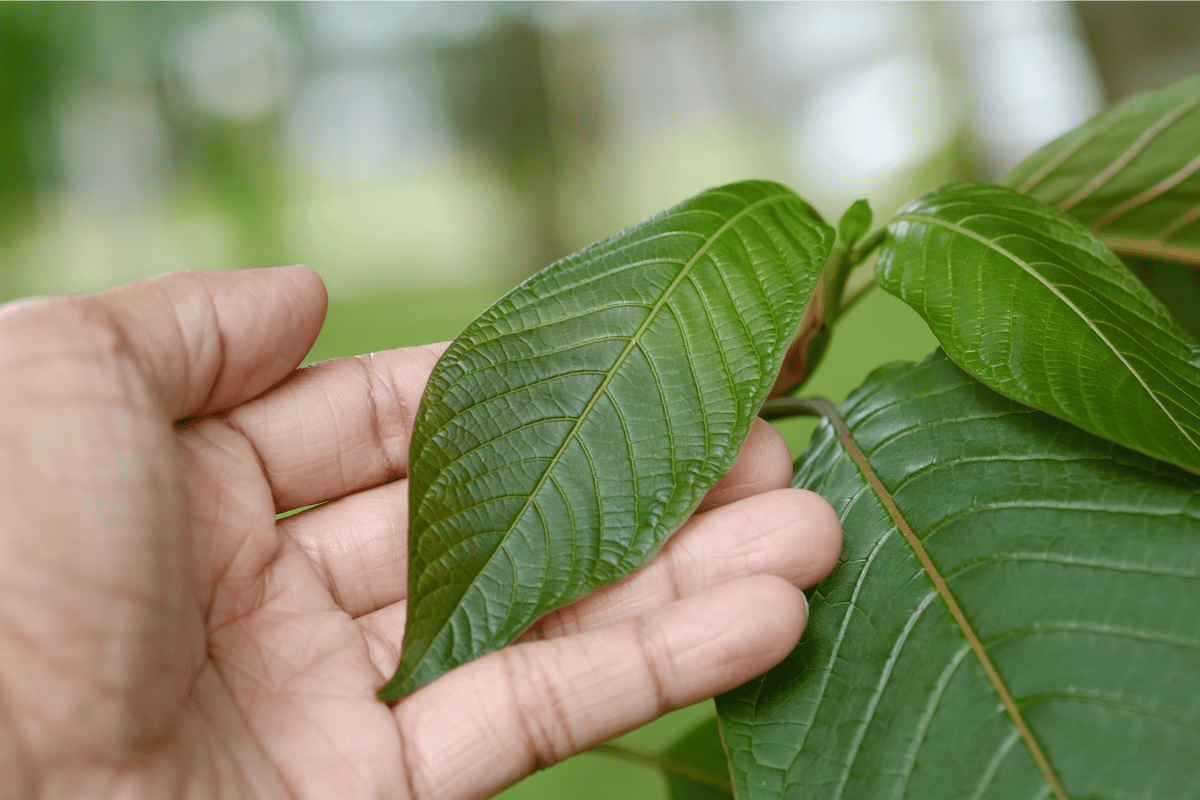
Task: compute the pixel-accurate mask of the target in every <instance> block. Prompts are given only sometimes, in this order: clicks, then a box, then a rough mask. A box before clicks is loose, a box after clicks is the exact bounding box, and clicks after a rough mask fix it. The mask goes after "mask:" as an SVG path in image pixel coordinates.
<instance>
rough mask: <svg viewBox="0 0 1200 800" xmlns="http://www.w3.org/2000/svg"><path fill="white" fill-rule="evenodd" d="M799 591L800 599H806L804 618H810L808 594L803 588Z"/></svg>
mask: <svg viewBox="0 0 1200 800" xmlns="http://www.w3.org/2000/svg"><path fill="white" fill-rule="evenodd" d="M799 591H800V599H801V600H803V601H804V618H805V619H808V595H806V594H805V593H804V590H803V589H800V590H799Z"/></svg>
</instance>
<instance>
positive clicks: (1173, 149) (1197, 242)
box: [1004, 76, 1200, 264]
mask: <svg viewBox="0 0 1200 800" xmlns="http://www.w3.org/2000/svg"><path fill="white" fill-rule="evenodd" d="M1004 183H1005V185H1006V186H1010V187H1012V188H1014V189H1016V190H1017V191H1019V192H1022V193H1024V194H1028V195H1029V196H1030V197H1034V198H1037V199H1038V200H1041V201H1042V202H1044V203H1047V204H1049V205H1053V206H1056V207H1058V209H1059V210H1061V211H1066V212H1069V213H1070V214H1071V215H1072V216H1074V217H1076V218H1077V219H1079V220H1080V221H1082V222H1083V223H1084V224H1085V225H1087V226H1088V227H1089V228H1091V229H1092V230H1093V231H1095V232H1097V233H1099V234H1100V236H1101V237H1102V238H1103V239H1104V241H1105V244H1107V245H1108V246H1109V247H1110V248H1111V249H1112V250H1114V251H1115V252H1117V253H1120V254H1122V255H1136V256H1142V257H1147V258H1160V259H1167V260H1171V261H1181V262H1186V263H1191V264H1200V76H1194V77H1191V78H1187V79H1186V80H1183V81H1180V82H1179V83H1176V84H1173V85H1171V86H1168V87H1166V88H1165V89H1160V90H1158V91H1155V92H1149V93H1147V94H1142V95H1138V96H1137V97H1134V98H1132V99H1130V100H1128V101H1126V102H1124V103H1122V104H1120V105H1118V106H1115V107H1114V108H1111V109H1109V110H1108V111H1106V112H1104V113H1103V114H1100V115H1099V116H1097V117H1095V118H1094V119H1092V120H1091V121H1089V122H1087V123H1085V124H1084V125H1082V126H1080V127H1078V128H1076V129H1075V130H1073V131H1071V132H1070V133H1068V134H1066V135H1064V136H1062V137H1060V138H1058V139H1056V140H1054V141H1053V142H1051V143H1050V144H1048V145H1046V146H1045V147H1043V148H1042V149H1041V150H1039V151H1037V152H1036V153H1034V154H1033V155H1032V156H1030V157H1029V158H1028V159H1026V160H1025V161H1024V162H1023V163H1022V164H1020V165H1019V166H1018V167H1017V168H1016V169H1015V170H1013V172H1012V174H1011V175H1009V176H1008V177H1007V178H1005V180H1004Z"/></svg>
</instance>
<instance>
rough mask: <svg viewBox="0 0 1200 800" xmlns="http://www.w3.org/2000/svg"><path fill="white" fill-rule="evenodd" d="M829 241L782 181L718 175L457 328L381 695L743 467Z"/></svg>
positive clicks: (590, 580)
mask: <svg viewBox="0 0 1200 800" xmlns="http://www.w3.org/2000/svg"><path fill="white" fill-rule="evenodd" d="M832 239H833V232H832V230H831V229H829V228H828V226H825V225H824V223H822V222H820V220H819V218H818V217H817V216H816V214H815V212H813V211H812V209H811V208H810V207H809V206H808V205H807V204H806V203H804V202H803V201H802V200H800V199H799V198H798V197H796V196H795V195H794V194H793V193H792V192H790V190H787V189H786V188H784V187H782V186H779V185H778V184H771V183H767V182H746V183H741V184H733V185H730V186H727V187H721V188H719V189H714V190H710V191H709V192H705V193H703V194H701V195H698V196H697V197H695V198H692V199H691V200H689V201H685V202H684V203H682V204H680V205H679V206H676V207H674V208H673V209H669V210H668V211H666V212H664V213H663V214H660V215H659V216H657V217H654V218H652V219H650V220H648V221H647V222H645V223H643V224H642V225H639V226H635V227H634V228H631V229H629V230H627V231H624V232H622V233H621V234H618V235H616V236H614V237H610V238H609V239H606V240H603V241H601V242H598V243H596V244H595V245H592V246H590V247H588V248H585V249H584V250H583V251H580V252H579V253H577V254H575V255H573V256H570V257H568V258H567V259H564V260H563V261H562V262H559V263H558V264H556V265H552V267H551V268H548V269H547V270H545V271H543V272H542V273H539V275H537V276H534V277H533V278H531V279H529V280H528V281H526V282H525V283H524V284H522V285H521V286H519V287H517V288H516V289H514V290H513V292H510V293H509V295H507V296H506V297H504V298H502V299H501V300H500V301H498V302H497V303H496V305H494V306H493V307H492V308H491V309H489V310H488V311H486V312H485V313H484V314H483V315H482V316H481V317H480V318H479V319H477V320H476V321H475V322H474V323H472V325H471V326H469V327H468V328H467V330H466V331H464V332H463V334H462V335H461V336H460V337H459V338H458V339H456V340H455V342H454V343H453V344H452V345H451V347H450V348H449V349H448V350H447V353H446V355H445V356H443V359H442V361H441V362H439V364H438V367H437V368H436V369H435V370H434V373H433V376H432V377H431V378H430V383H429V387H428V388H427V390H426V394H425V397H424V398H423V399H422V405H421V409H420V411H419V413H418V421H417V424H416V426H415V432H414V436H413V443H412V456H411V458H410V462H411V468H410V475H411V477H410V495H411V500H410V545H409V552H410V577H409V582H410V600H409V607H408V614H409V621H408V628H407V629H406V632H405V642H404V648H403V653H402V660H401V664H400V667H399V668H398V670H397V673H396V676H395V677H394V678H393V679H392V681H391V682H389V684H388V685H387V686H385V687H384V689H383V690H381V697H385V698H389V699H390V698H394V697H398V696H400V695H402V694H405V693H407V692H408V691H411V690H412V689H415V688H417V687H418V686H420V685H423V684H424V683H427V682H428V681H429V680H432V679H433V678H434V677H436V676H437V675H440V674H441V673H442V672H444V671H446V670H447V669H450V668H452V667H453V666H457V665H458V664H461V663H464V662H465V661H467V660H470V659H471V658H475V657H478V656H479V655H482V654H484V653H486V652H490V651H492V650H495V649H497V648H498V647H500V646H503V645H504V644H507V643H508V642H510V641H512V640H513V639H514V638H515V637H516V636H517V635H519V634H520V633H521V632H522V631H523V630H524V629H525V628H527V627H528V626H529V625H530V624H532V622H533V621H534V620H536V618H537V617H538V616H540V615H541V614H543V613H545V612H546V611H548V610H550V609H551V608H554V607H557V606H559V605H563V604H565V603H567V602H570V601H571V600H574V599H577V598H578V597H581V596H582V595H583V594H586V593H587V592H588V591H590V590H591V589H593V588H595V587H597V586H600V585H603V584H605V583H610V582H612V581H614V580H617V579H619V578H621V577H624V576H625V575H627V574H629V573H631V572H632V571H633V570H634V569H636V568H637V567H639V566H641V565H642V564H643V563H645V561H646V560H648V559H649V557H650V556H651V555H652V554H653V553H654V552H655V551H657V549H658V547H660V546H661V545H662V543H663V541H665V539H666V536H667V535H669V533H671V532H672V531H673V530H674V528H675V527H677V526H678V525H679V524H680V523H682V522H683V520H684V519H685V518H686V516H687V515H688V514H689V513H690V512H691V510H692V508H694V506H695V505H696V504H697V503H698V502H699V500H700V498H701V496H702V495H703V492H704V491H706V488H705V487H706V486H708V485H711V483H715V481H716V479H717V478H718V477H720V473H723V472H724V471H725V470H727V469H728V467H729V466H730V465H731V464H732V461H733V458H734V457H735V456H736V454H737V449H738V448H739V447H740V445H741V441H742V439H743V438H744V436H745V434H746V432H747V431H748V430H749V425H750V422H751V421H752V419H753V416H754V414H755V412H756V411H757V408H758V406H759V405H760V404H761V403H762V400H763V398H764V397H765V394H766V391H767V390H768V389H769V388H770V385H771V382H772V380H773V378H774V372H775V371H777V370H778V366H779V361H780V360H781V359H782V357H783V354H784V352H785V350H786V348H787V345H788V342H789V341H790V337H791V335H792V333H794V331H795V328H796V326H797V325H798V323H799V319H800V315H801V314H802V313H803V309H804V306H805V303H806V302H807V295H809V294H811V292H812V290H813V287H814V286H815V283H816V277H817V273H818V271H819V269H820V266H821V264H822V263H823V260H824V256H825V254H826V253H827V251H828V248H829V246H830V245H831V243H832ZM676 417H678V418H679V419H685V420H691V419H695V420H700V427H701V428H702V430H701V431H700V432H699V433H698V432H696V431H694V430H685V429H684V427H683V423H679V422H676ZM664 453H665V454H664ZM596 465H599V466H600V468H599V469H596V468H595V466H596ZM556 531H558V532H559V533H558V534H557V535H556V534H555V532H556ZM463 576H468V577H467V578H466V579H465V580H464V577H463Z"/></svg>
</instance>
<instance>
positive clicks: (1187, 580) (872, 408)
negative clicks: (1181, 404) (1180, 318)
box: [718, 352, 1200, 800]
mask: <svg viewBox="0 0 1200 800" xmlns="http://www.w3.org/2000/svg"><path fill="white" fill-rule="evenodd" d="M840 413H841V415H842V417H843V418H844V419H845V424H846V426H847V428H848V429H849V430H850V431H851V432H852V433H853V436H854V440H855V441H856V442H858V444H859V446H860V448H861V450H862V451H863V453H865V454H866V457H867V458H868V460H869V463H870V465H871V469H872V470H873V471H874V472H875V473H876V474H877V475H878V477H879V479H880V481H881V482H882V484H883V485H884V487H886V492H887V493H888V494H890V495H891V496H892V497H893V498H894V500H895V504H896V506H897V508H898V510H899V512H900V514H901V516H902V518H903V519H904V520H906V522H907V524H908V525H909V526H910V527H911V528H912V529H913V530H914V531H916V532H917V534H918V536H919V537H920V538H921V540H922V542H923V544H924V546H925V547H926V549H927V550H928V551H929V554H930V556H931V558H932V560H933V561H934V562H935V563H936V564H937V566H938V568H939V570H940V572H941V574H942V575H943V576H945V578H946V581H947V583H948V585H949V587H950V590H951V591H952V592H953V594H954V596H955V597H956V598H957V601H958V602H959V603H960V605H961V607H962V609H963V611H964V613H965V614H966V615H967V616H968V618H969V619H970V620H971V623H972V625H973V627H974V628H975V630H976V631H978V632H979V639H980V641H981V642H983V644H984V646H985V647H986V649H987V651H988V653H989V654H990V656H991V658H992V659H993V661H994V663H995V665H996V669H997V672H998V674H999V675H1000V676H1001V677H1002V678H1003V680H1004V682H1005V684H1006V685H1007V686H1008V687H1009V688H1010V690H1011V693H1012V696H1013V697H1014V698H1015V701H1016V703H1017V704H1018V706H1019V708H1020V711H1021V713H1022V715H1023V716H1025V718H1026V719H1027V720H1028V722H1029V725H1030V728H1031V730H1032V732H1033V734H1034V736H1035V738H1036V741H1037V742H1038V743H1040V745H1041V747H1042V748H1043V750H1044V752H1045V754H1046V758H1047V760H1048V762H1049V764H1050V765H1051V766H1052V768H1053V769H1054V771H1055V773H1056V774H1058V775H1059V777H1060V778H1061V780H1062V783H1063V784H1064V787H1065V789H1064V791H1065V794H1066V796H1069V797H1091V796H1096V797H1101V796H1103V797H1123V796H1137V797H1144V798H1150V799H1152V800H1157V798H1163V800H1165V799H1166V798H1171V797H1184V796H1191V795H1193V794H1195V793H1196V792H1197V791H1198V790H1200V777H1198V776H1197V775H1196V774H1195V771H1194V769H1193V766H1192V764H1193V760H1194V757H1193V755H1192V754H1193V753H1194V752H1195V751H1196V748H1197V747H1200V702H1198V701H1197V699H1196V692H1197V691H1200V631H1197V629H1196V626H1195V623H1194V620H1193V619H1189V618H1181V617H1180V615H1179V614H1178V613H1177V612H1176V611H1175V610H1174V609H1175V605H1176V604H1178V603H1183V604H1185V605H1187V604H1188V601H1187V599H1186V598H1188V597H1193V598H1194V597H1195V596H1196V592H1197V591H1200V556H1198V554H1197V547H1196V544H1197V542H1200V481H1197V480H1196V478H1194V477H1193V476H1190V475H1188V474H1187V473H1184V472H1182V471H1179V470H1177V469H1175V468H1174V467H1170V466H1168V465H1165V464H1163V463H1162V462H1158V461H1154V460H1152V459H1148V458H1146V457H1144V456H1141V455H1139V454H1136V453H1133V452H1132V451H1128V450H1125V449H1123V448H1121V447H1119V446H1116V445H1113V444H1112V443H1111V442H1108V441H1106V440H1103V439H1100V438H1098V437H1094V436H1091V435H1090V434H1086V433H1084V432H1082V431H1080V430H1079V429H1077V428H1075V427H1073V426H1071V425H1069V424H1067V423H1064V422H1062V421H1060V420H1057V419H1054V418H1052V417H1050V416H1048V415H1045V414H1043V413H1041V412H1037V411H1034V410H1032V409H1029V408H1028V407H1026V406H1022V405H1020V404H1018V403H1015V402H1014V401H1011V400H1008V399H1006V398H1003V397H1001V396H999V395H997V394H995V393H994V392H992V391H990V390H988V389H987V388H986V387H984V386H983V385H982V384H979V383H978V382H976V381H974V380H973V379H971V378H970V377H969V376H967V375H966V374H965V373H963V372H962V371H961V370H960V369H959V368H958V367H957V366H955V365H954V364H953V363H952V362H951V361H950V360H949V359H948V358H947V357H946V356H945V355H944V354H942V353H940V352H939V353H935V354H934V355H933V356H931V357H930V358H928V359H926V360H925V361H924V362H921V363H920V364H916V365H911V364H908V365H903V364H897V365H891V366H888V367H884V368H881V369H880V370H878V371H877V372H876V373H874V374H873V375H872V376H871V377H870V378H869V379H868V380H867V382H866V383H865V384H864V385H863V386H862V387H860V389H858V390H856V392H854V393H853V394H852V395H851V397H850V398H849V399H848V400H847V401H846V402H845V403H844V404H843V405H842V406H841V412H840ZM793 485H794V486H799V487H802V488H808V489H812V490H815V491H819V492H820V493H821V494H823V495H825V496H826V497H827V498H828V499H829V500H830V501H831V502H833V504H834V506H835V508H836V509H837V511H838V513H839V516H841V517H842V519H843V528H844V533H845V550H844V553H843V556H842V559H841V560H840V562H839V564H838V566H837V567H836V568H835V569H834V572H833V573H831V575H830V576H829V577H828V578H827V579H826V580H825V581H822V583H820V584H819V585H818V586H817V587H816V589H815V591H814V593H813V597H812V601H811V612H810V617H809V627H808V629H807V630H806V631H805V634H804V637H803V638H802V640H801V643H800V646H799V647H798V648H797V649H796V651H795V652H793V654H792V655H791V656H789V657H788V659H786V660H785V661H784V662H783V663H782V664H780V665H779V666H778V667H776V668H775V669H774V670H772V671H771V672H768V673H767V674H766V675H764V676H762V677H760V678H759V679H756V680H755V681H752V682H750V683H748V684H746V685H745V686H743V687H740V688H739V689H737V690H735V691H733V692H730V693H728V694H727V695H723V696H722V697H720V698H718V711H719V713H720V715H721V729H722V733H723V735H724V738H725V742H726V745H727V747H728V749H729V754H730V760H731V764H732V771H733V777H734V785H735V788H736V790H737V796H739V797H741V798H743V800H766V799H767V798H778V797H821V798H827V799H828V800H834V799H835V798H843V797H888V798H896V799H897V800H899V798H914V799H915V798H928V799H929V800H938V799H939V798H962V797H970V798H973V799H974V800H983V798H989V800H998V799H1001V798H1012V797H1035V796H1039V797H1047V796H1050V790H1049V786H1048V784H1047V782H1046V778H1045V776H1044V774H1042V773H1041V772H1040V771H1039V770H1038V769H1037V765H1036V762H1035V760H1034V759H1033V758H1032V757H1031V755H1030V752H1029V748H1028V747H1027V746H1025V744H1024V743H1023V741H1022V737H1021V736H1020V734H1019V731H1018V730H1017V729H1016V726H1015V725H1014V723H1013V722H1012V719H1011V717H1010V715H1009V714H1008V713H1006V711H1005V709H1004V707H1003V704H1002V703H1001V702H999V699H998V696H997V694H996V692H995V691H994V689H993V684H992V683H991V682H990V681H989V680H988V678H987V676H986V674H985V671H984V670H983V669H982V668H981V667H980V664H979V662H978V660H976V659H974V657H973V656H972V654H971V648H970V647H969V645H968V642H967V641H966V640H965V637H963V636H962V635H961V632H960V628H959V626H958V625H957V624H956V623H955V621H954V620H953V618H952V616H951V614H950V613H949V612H948V610H947V608H946V605H945V604H944V603H941V602H940V600H939V598H938V594H937V592H936V590H935V587H934V586H933V585H932V582H931V581H929V580H928V579H927V578H926V577H925V576H926V572H925V570H924V569H923V568H922V566H921V565H920V563H919V562H918V560H917V558H916V557H915V555H914V553H913V550H912V548H911V547H909V546H908V544H907V543H906V542H905V540H904V538H903V536H901V534H900V532H899V530H898V527H897V526H896V524H895V523H894V521H893V519H892V517H890V516H889V515H888V514H887V513H886V510H885V508H884V506H883V504H882V502H880V501H879V498H878V496H877V495H876V494H875V492H873V491H872V490H871V487H870V485H869V483H868V481H867V480H866V478H865V476H864V474H863V473H862V471H861V470H860V469H859V468H858V467H857V466H856V465H855V464H854V461H853V459H852V458H851V456H850V455H849V454H848V453H847V451H846V449H845V447H844V446H842V444H841V442H840V440H839V439H838V437H837V436H836V435H835V433H834V430H833V427H832V426H831V425H829V424H827V423H822V425H821V426H820V427H819V428H818V430H817V432H816V433H815V434H814V439H813V443H812V445H811V446H810V448H809V450H808V451H806V453H805V454H804V455H803V456H802V457H801V458H800V459H799V460H798V462H797V471H796V476H795V478H794V481H793ZM1132 764H1137V765H1139V766H1138V768H1137V769H1129V768H1128V767H1129V766H1130V765H1132Z"/></svg>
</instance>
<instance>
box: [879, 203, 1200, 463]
mask: <svg viewBox="0 0 1200 800" xmlns="http://www.w3.org/2000/svg"><path fill="white" fill-rule="evenodd" d="M888 232H889V233H888V237H887V240H886V241H885V242H884V244H883V247H882V249H881V251H880V254H879V260H878V262H877V264H876V273H877V275H878V277H879V283H880V285H881V286H883V287H884V288H885V289H886V290H887V291H889V292H891V293H892V294H894V295H897V296H898V297H900V298H901V299H903V300H904V301H905V302H907V303H908V304H909V305H911V306H912V307H913V308H915V309H916V310H917V312H918V313H920V314H921V316H922V317H924V318H925V321H926V322H928V323H929V327H930V328H931V329H932V330H933V332H934V335H936V336H937V337H938V340H939V341H940V342H941V344H942V347H943V348H945V350H946V352H947V353H949V354H950V357H951V358H953V359H954V360H955V361H957V362H958V363H959V364H960V365H961V366H962V367H963V368H964V369H966V370H967V372H970V373H971V374H972V375H974V376H975V377H976V378H978V379H979V380H981V381H983V382H984V383H986V384H987V385H988V386H991V387H992V388H993V389H995V390H997V391H999V392H1000V393H1002V394H1004V395H1007V396H1009V397H1012V398H1015V399H1017V400H1020V401H1021V402H1023V403H1028V404H1029V405H1032V406H1034V407H1035V408H1039V409H1041V410H1043V411H1047V412H1049V413H1051V414H1053V415H1055V416H1057V417H1061V418H1063V419H1065V420H1068V421H1070V422H1073V423H1075V424H1076V425H1079V426H1080V427H1082V428H1084V429H1085V430H1089V431H1091V432H1093V433H1096V434H1099V435H1100V436H1104V437H1106V438H1108V439H1112V440H1113V441H1115V442H1118V443H1120V444H1123V445H1125V446H1127V447H1132V448H1133V449H1135V450H1140V451H1142V452H1144V453H1149V454H1150V455H1153V456H1155V457H1158V458H1162V459H1165V460H1167V461H1171V462H1173V463H1175V464H1178V465H1180V466H1183V467H1184V468H1185V469H1188V470H1191V471H1192V472H1197V473H1200V344H1197V343H1196V341H1195V340H1193V339H1192V338H1191V337H1189V336H1188V335H1187V333H1186V332H1185V331H1184V330H1183V329H1182V328H1180V327H1179V325H1178V324H1177V323H1176V322H1175V321H1174V320H1173V319H1172V318H1171V316H1170V314H1169V313H1168V312H1167V310H1166V309H1165V308H1163V306H1162V304H1161V303H1159V302H1158V301H1157V300H1155V299H1154V297H1153V296H1152V295H1151V294H1150V292H1149V291H1147V289H1146V288H1145V287H1144V286H1143V285H1142V284H1141V283H1140V282H1139V281H1138V280H1137V279H1136V278H1135V277H1134V276H1133V275H1132V274H1131V273H1130V272H1129V270H1128V269H1126V268H1125V266H1124V265H1122V264H1121V262H1120V261H1119V260H1118V259H1117V258H1116V257H1115V256H1114V255H1113V254H1112V253H1110V252H1109V251H1108V250H1107V249H1105V247H1104V245H1103V244H1101V242H1100V241H1099V240H1098V239H1096V237H1095V236H1093V235H1092V234H1091V233H1089V232H1088V231H1087V230H1086V229H1085V228H1083V227H1082V226H1081V225H1080V224H1079V223H1078V222H1077V221H1076V220H1074V219H1072V218H1070V217H1068V216H1066V215H1065V214H1062V213H1061V212H1058V211H1056V210H1055V209H1053V208H1050V207H1049V206H1045V205H1043V204H1042V203H1039V202H1037V201H1036V200H1031V199H1030V198H1028V197H1024V196H1022V195H1019V194H1017V193H1016V192H1014V191H1012V190H1011V189H1005V188H1002V187H997V186H983V185H979V184H957V185H953V186H947V187H943V188H942V189H938V190H936V191H934V192H930V193H929V194H927V195H925V196H924V197H922V198H920V199H918V200H916V201H914V202H912V203H910V204H909V205H908V206H906V207H904V208H902V209H901V210H900V212H899V213H898V214H897V216H896V218H895V220H894V221H893V222H892V223H891V224H890V225H889V226H888Z"/></svg>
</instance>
